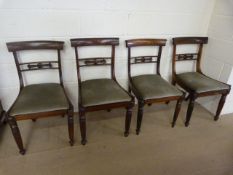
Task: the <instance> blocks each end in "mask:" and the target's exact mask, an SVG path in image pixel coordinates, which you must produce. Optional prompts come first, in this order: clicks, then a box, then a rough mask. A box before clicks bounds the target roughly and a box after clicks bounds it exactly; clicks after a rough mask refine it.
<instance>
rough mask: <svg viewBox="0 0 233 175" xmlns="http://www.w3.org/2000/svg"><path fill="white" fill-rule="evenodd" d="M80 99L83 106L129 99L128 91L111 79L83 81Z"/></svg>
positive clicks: (127, 100)
mask: <svg viewBox="0 0 233 175" xmlns="http://www.w3.org/2000/svg"><path fill="white" fill-rule="evenodd" d="M81 99H82V105H83V106H84V107H88V106H95V105H103V104H109V103H117V102H129V101H131V97H130V96H129V95H128V93H126V92H125V91H124V90H123V89H122V88H121V87H120V86H119V85H118V84H117V83H116V82H115V81H114V80H111V79H93V80H87V81H83V82H82V84H81Z"/></svg>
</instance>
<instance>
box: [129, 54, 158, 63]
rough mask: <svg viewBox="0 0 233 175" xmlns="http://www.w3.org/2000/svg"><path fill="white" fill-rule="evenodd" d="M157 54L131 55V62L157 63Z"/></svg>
mask: <svg viewBox="0 0 233 175" xmlns="http://www.w3.org/2000/svg"><path fill="white" fill-rule="evenodd" d="M156 58H157V56H138V57H131V60H132V61H131V64H140V63H156V62H157V60H156Z"/></svg>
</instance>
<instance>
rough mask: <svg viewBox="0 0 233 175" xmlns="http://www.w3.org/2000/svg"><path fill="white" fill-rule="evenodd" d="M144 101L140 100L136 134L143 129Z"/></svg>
mask: <svg viewBox="0 0 233 175" xmlns="http://www.w3.org/2000/svg"><path fill="white" fill-rule="evenodd" d="M143 107H144V104H143V102H140V101H139V102H138V116H137V128H136V134H137V135H138V134H139V132H140V129H141V124H142V117H143Z"/></svg>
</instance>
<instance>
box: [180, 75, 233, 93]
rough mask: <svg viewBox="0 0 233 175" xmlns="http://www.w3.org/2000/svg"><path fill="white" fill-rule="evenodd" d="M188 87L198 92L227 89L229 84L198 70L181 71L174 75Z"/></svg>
mask: <svg viewBox="0 0 233 175" xmlns="http://www.w3.org/2000/svg"><path fill="white" fill-rule="evenodd" d="M176 78H177V81H180V82H182V83H183V84H184V85H185V86H186V87H188V88H189V89H191V90H193V91H196V92H198V93H202V92H208V91H216V90H224V89H229V86H228V85H226V84H224V83H221V82H219V81H216V80H213V79H211V78H208V77H206V76H204V75H202V74H200V73H198V72H187V73H181V74H178V75H177V76H176Z"/></svg>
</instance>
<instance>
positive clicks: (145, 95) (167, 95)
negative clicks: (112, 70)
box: [125, 39, 184, 134]
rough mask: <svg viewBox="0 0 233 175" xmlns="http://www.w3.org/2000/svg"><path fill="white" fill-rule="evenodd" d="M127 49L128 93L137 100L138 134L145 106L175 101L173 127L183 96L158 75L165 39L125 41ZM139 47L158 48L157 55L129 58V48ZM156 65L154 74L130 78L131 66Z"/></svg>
mask: <svg viewBox="0 0 233 175" xmlns="http://www.w3.org/2000/svg"><path fill="white" fill-rule="evenodd" d="M125 42H126V47H127V48H128V76H129V91H130V92H131V90H132V91H133V93H134V94H135V96H136V98H137V99H138V114H137V129H136V133H137V134H139V132H140V128H141V122H142V117H143V107H144V105H145V104H148V105H151V104H152V103H160V102H167V103H168V102H169V101H172V100H177V104H176V109H175V113H174V117H173V121H172V127H174V126H175V123H176V120H177V117H178V114H179V111H180V107H181V103H182V101H183V98H184V94H183V93H182V92H181V91H179V90H178V89H177V88H176V87H174V86H172V85H171V84H169V83H168V82H167V81H165V80H164V79H163V78H162V77H161V75H160V59H161V53H162V47H163V46H165V44H166V39H132V40H126V41H125ZM139 46H144V47H145V46H150V47H151V46H153V47H158V54H157V55H149V56H133V57H132V56H131V48H132V47H139ZM144 63H157V64H155V65H156V73H155V74H143V75H139V76H131V66H132V65H134V64H144Z"/></svg>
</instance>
